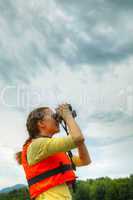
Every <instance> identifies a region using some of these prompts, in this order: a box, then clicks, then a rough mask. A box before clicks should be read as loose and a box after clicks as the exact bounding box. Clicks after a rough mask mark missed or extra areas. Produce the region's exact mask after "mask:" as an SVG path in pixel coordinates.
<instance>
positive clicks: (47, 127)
mask: <svg viewBox="0 0 133 200" xmlns="http://www.w3.org/2000/svg"><path fill="white" fill-rule="evenodd" d="M53 114H54V112H53V110H52V109H50V108H47V109H45V110H44V118H43V120H41V121H40V123H39V124H38V126H39V129H40V132H41V135H42V134H43V133H44V135H45V133H46V134H50V135H53V134H55V133H57V132H59V131H60V126H59V125H60V124H59V122H57V121H56V120H55V119H54V118H53Z"/></svg>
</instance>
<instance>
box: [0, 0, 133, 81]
mask: <svg viewBox="0 0 133 200" xmlns="http://www.w3.org/2000/svg"><path fill="white" fill-rule="evenodd" d="M33 2H34V1H33ZM41 3H42V7H44V10H43V9H41ZM55 3H56V4H55ZM39 4H40V5H39ZM39 6H40V7H39ZM132 7H133V3H132V1H126V2H125V1H118V0H116V1H103V0H101V1H100V0H95V1H87V0H86V1H84V2H81V1H50V2H47V7H46V5H44V3H43V2H41V1H40V3H39V2H38V4H37V5H34V7H33V5H32V1H29V2H28V3H26V2H24V3H22V2H21V1H20V2H17V1H14V2H11V1H9V0H5V1H1V2H0V23H1V32H0V36H1V39H0V40H1V41H0V45H1V51H0V60H1V61H0V68H1V78H2V76H3V78H4V79H6V80H10V81H11V80H13V78H14V80H15V77H16V78H17V77H18V80H20V79H22V80H24V81H25V80H26V79H27V81H28V79H29V77H30V76H31V75H32V76H34V75H35V74H36V73H37V72H38V70H39V69H40V68H42V67H52V66H51V64H50V63H51V59H58V60H62V61H63V62H66V63H67V64H68V65H71V66H72V67H75V66H76V65H80V64H86V65H87V64H88V65H90V64H91V65H92V67H95V68H97V69H98V68H101V69H102V70H105V69H107V66H108V64H110V63H117V62H122V61H123V60H124V59H128V57H130V56H132V54H133V48H132V45H131V44H132V42H133V38H132V35H131V30H130V29H131V21H132V20H131V18H132V16H133V14H132V13H131V12H130V11H131V8H132ZM47 9H49V10H47ZM7 67H8V72H7ZM25 72H27V76H26V75H25V76H23V74H25Z"/></svg>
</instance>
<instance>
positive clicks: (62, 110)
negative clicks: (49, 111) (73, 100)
mask: <svg viewBox="0 0 133 200" xmlns="http://www.w3.org/2000/svg"><path fill="white" fill-rule="evenodd" d="M55 110H56V112H57V113H58V114H59V115H60V116H61V117H62V118H63V120H65V121H66V120H67V119H68V118H70V117H72V112H71V111H70V109H69V104H68V103H64V104H60V105H59V106H58V108H56V109H55Z"/></svg>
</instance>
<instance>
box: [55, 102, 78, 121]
mask: <svg viewBox="0 0 133 200" xmlns="http://www.w3.org/2000/svg"><path fill="white" fill-rule="evenodd" d="M68 108H69V110H70V111H71V113H72V116H73V118H75V117H77V113H76V111H75V110H73V109H72V106H71V104H68ZM53 118H54V119H55V120H56V121H58V122H60V123H61V122H62V120H63V118H62V117H61V116H60V115H59V113H57V111H56V112H55V113H54V114H53Z"/></svg>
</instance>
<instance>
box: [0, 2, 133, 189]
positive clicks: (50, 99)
mask: <svg viewBox="0 0 133 200" xmlns="http://www.w3.org/2000/svg"><path fill="white" fill-rule="evenodd" d="M132 9H133V2H132V0H126V1H124V0H115V1H114V0H106V1H104V0H84V1H82V2H81V1H77V0H73V1H69V0H67V1H65V0H58V1H57V0H45V1H44V0H40V1H37V0H29V1H26V0H19V1H18V0H14V1H11V0H4V1H2V0H0V113H1V115H0V121H1V126H0V136H1V137H0V138H1V139H0V152H1V153H0V155H1V159H0V177H1V178H0V180H1V181H0V189H1V188H4V187H7V186H11V185H14V184H18V183H22V184H27V183H26V179H25V174H24V171H23V169H22V167H21V166H18V165H17V164H16V162H15V160H14V152H16V151H17V150H20V149H21V147H22V144H23V143H24V141H25V140H26V138H27V137H28V133H27V132H26V128H25V122H26V117H27V115H28V113H29V112H30V111H31V110H32V109H33V108H35V107H39V106H42V105H43V106H44V105H45V106H50V107H51V108H53V109H54V108H55V107H56V106H57V105H58V104H60V103H63V102H69V103H71V105H72V106H73V108H74V109H75V110H76V111H77V118H76V121H77V122H78V124H79V126H80V128H81V130H82V132H83V134H84V135H85V138H86V145H87V147H88V151H89V153H90V155H91V159H92V163H91V165H88V166H85V167H81V168H77V175H78V176H79V178H80V179H86V178H98V177H103V176H109V177H111V178H115V177H125V176H129V175H130V174H131V173H133V159H132V153H133V149H132V146H133V64H132V63H133V45H132V44H133V35H132V32H133V26H132V18H133V13H132ZM63 135H65V133H64V131H63V130H62V129H61V132H60V133H59V136H63ZM72 151H73V153H75V154H77V150H76V149H75V150H72Z"/></svg>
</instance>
